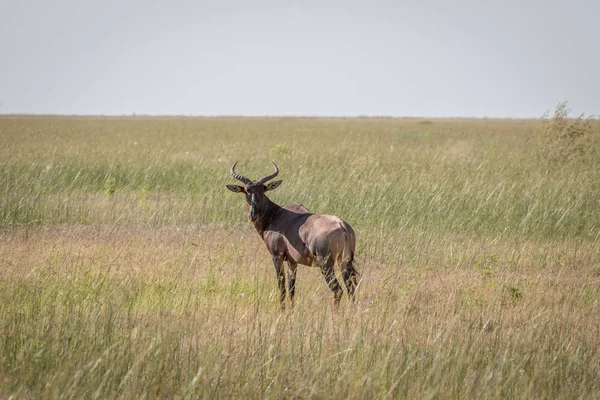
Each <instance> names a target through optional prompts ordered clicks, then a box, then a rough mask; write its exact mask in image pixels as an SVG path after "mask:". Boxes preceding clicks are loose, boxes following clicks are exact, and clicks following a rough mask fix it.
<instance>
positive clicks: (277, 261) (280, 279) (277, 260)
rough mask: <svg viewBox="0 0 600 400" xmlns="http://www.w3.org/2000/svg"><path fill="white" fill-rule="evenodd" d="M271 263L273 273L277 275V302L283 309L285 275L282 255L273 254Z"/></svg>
mask: <svg viewBox="0 0 600 400" xmlns="http://www.w3.org/2000/svg"><path fill="white" fill-rule="evenodd" d="M272 257H273V265H274V266H275V275H276V276H277V286H278V287H279V303H280V304H281V309H282V310H285V275H284V271H283V256H281V255H273V256H272Z"/></svg>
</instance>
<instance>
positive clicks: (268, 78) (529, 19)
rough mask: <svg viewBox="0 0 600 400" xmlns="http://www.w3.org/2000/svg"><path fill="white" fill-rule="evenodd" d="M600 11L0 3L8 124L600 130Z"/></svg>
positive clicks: (527, 0) (435, 1) (441, 1)
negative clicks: (485, 125)
mask: <svg viewBox="0 0 600 400" xmlns="http://www.w3.org/2000/svg"><path fill="white" fill-rule="evenodd" d="M599 16H600V1H598V0H570V1H566V0H563V1H557V0H547V1H541V0H539V1H538V0H520V1H516V0H504V1H500V0H496V1H483V0H478V1H476V0H456V1H446V0H422V1H401V0H397V1H385V0H381V1H377V0H372V1H352V0H346V1H335V0H331V1H328V0H323V1H312V0H305V1H296V2H289V1H285V0H282V1H264V0H253V1H244V0H221V1H205V0H195V1H180V0H170V1H161V0H155V1H152V0H144V1H142V0H121V1H113V0H102V1H96V0H53V1H48V0H0V113H1V114H10V113H28V114H93V115H131V114H133V113H136V114H150V115H248V116H255V115H261V116H262V115H267V116H280V115H289V116H295V115H303V116H358V115H360V116H365V115H369V116H398V117H510V118H529V117H534V118H537V117H540V116H541V115H542V114H543V113H544V112H545V111H547V110H553V109H554V107H555V106H556V104H557V103H559V102H562V101H568V102H569V108H571V109H572V110H573V112H574V113H581V112H585V113H586V115H600V20H598V17H599Z"/></svg>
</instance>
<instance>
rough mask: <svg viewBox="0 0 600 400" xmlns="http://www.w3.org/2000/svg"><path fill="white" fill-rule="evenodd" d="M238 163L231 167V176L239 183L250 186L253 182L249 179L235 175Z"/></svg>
mask: <svg viewBox="0 0 600 400" xmlns="http://www.w3.org/2000/svg"><path fill="white" fill-rule="evenodd" d="M237 163H238V162H237V161H236V162H235V163H234V164H233V166H232V167H231V176H233V177H234V178H235V179H237V180H238V181H241V182H244V184H246V185H247V184H249V183H252V181H251V180H250V179H248V178H246V177H245V176H243V175H238V174H236V173H235V166H236V165H237Z"/></svg>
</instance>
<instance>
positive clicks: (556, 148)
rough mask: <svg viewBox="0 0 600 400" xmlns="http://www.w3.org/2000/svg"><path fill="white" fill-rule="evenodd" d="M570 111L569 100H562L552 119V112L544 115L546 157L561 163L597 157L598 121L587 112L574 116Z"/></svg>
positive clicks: (542, 140)
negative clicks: (571, 116)
mask: <svg viewBox="0 0 600 400" xmlns="http://www.w3.org/2000/svg"><path fill="white" fill-rule="evenodd" d="M570 113H571V110H570V109H569V108H568V106H567V102H562V103H559V104H558V105H557V106H556V109H555V110H554V115H553V116H552V117H551V118H548V113H546V114H544V116H543V117H542V122H543V124H542V129H541V133H540V139H541V146H540V150H541V151H540V153H541V156H542V158H543V159H544V160H546V161H548V162H551V163H558V164H567V163H571V162H582V161H592V160H595V159H596V160H597V159H598V155H599V154H600V151H599V147H600V146H599V135H598V129H597V125H595V124H594V122H595V120H594V119H593V118H592V117H585V115H584V114H581V115H579V116H578V117H577V118H570V117H569V114H570Z"/></svg>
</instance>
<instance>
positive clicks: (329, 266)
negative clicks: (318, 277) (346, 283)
mask: <svg viewBox="0 0 600 400" xmlns="http://www.w3.org/2000/svg"><path fill="white" fill-rule="evenodd" d="M333 264H334V260H333V259H332V258H331V257H327V259H326V260H324V261H322V262H320V263H319V265H320V266H321V272H322V273H323V276H324V277H325V281H326V282H327V285H328V286H329V289H331V291H332V292H333V305H334V307H337V306H338V305H339V304H340V299H341V298H342V293H343V290H342V288H341V286H340V283H339V282H338V280H337V279H336V277H335V273H334V271H333Z"/></svg>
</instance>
